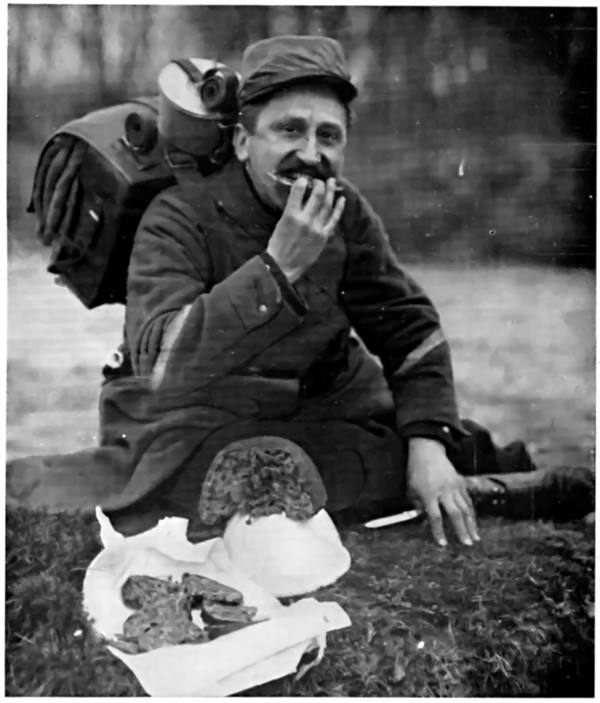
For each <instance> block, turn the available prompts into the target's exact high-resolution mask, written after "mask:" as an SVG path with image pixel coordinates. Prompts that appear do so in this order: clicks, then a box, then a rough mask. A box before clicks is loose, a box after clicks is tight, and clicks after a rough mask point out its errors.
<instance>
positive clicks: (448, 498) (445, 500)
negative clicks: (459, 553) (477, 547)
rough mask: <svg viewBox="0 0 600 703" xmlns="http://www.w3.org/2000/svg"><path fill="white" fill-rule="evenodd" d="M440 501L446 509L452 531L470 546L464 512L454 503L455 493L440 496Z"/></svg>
mask: <svg viewBox="0 0 600 703" xmlns="http://www.w3.org/2000/svg"><path fill="white" fill-rule="evenodd" d="M440 502H441V503H442V505H443V506H444V510H445V511H446V514H447V515H448V518H449V519H450V522H451V524H452V527H453V528H454V532H455V533H456V536H457V537H458V539H459V540H460V541H461V542H462V543H463V544H465V545H467V546H468V547H472V546H473V540H472V539H471V537H470V536H469V532H468V530H467V526H466V524H465V514H464V513H463V511H462V510H461V509H460V507H459V506H458V505H457V503H456V495H455V494H447V495H445V496H442V498H441V500H440Z"/></svg>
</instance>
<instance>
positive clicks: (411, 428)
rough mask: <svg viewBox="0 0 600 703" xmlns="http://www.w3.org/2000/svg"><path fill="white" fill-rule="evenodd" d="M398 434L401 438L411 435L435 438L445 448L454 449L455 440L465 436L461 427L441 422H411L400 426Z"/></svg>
mask: <svg viewBox="0 0 600 703" xmlns="http://www.w3.org/2000/svg"><path fill="white" fill-rule="evenodd" d="M398 434H399V435H400V436H401V437H402V438H403V439H411V438H412V437H426V438H427V439H435V440H437V441H438V442H440V443H441V444H443V445H444V446H445V447H446V449H455V448H456V444H457V442H458V441H459V440H460V439H461V438H462V437H464V436H465V431H464V430H463V429H462V428H460V429H459V428H455V427H451V426H450V425H446V424H444V423H441V422H411V423H410V424H408V425H405V426H404V427H402V428H400V429H399V430H398Z"/></svg>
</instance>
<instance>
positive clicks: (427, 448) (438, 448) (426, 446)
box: [408, 437, 446, 455]
mask: <svg viewBox="0 0 600 703" xmlns="http://www.w3.org/2000/svg"><path fill="white" fill-rule="evenodd" d="M408 450H409V451H410V452H412V451H418V452H434V453H435V452H441V453H443V454H444V455H445V454H446V447H445V445H444V443H443V442H440V441H438V440H437V439H432V438H431V437H409V438H408Z"/></svg>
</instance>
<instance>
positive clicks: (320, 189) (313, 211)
mask: <svg viewBox="0 0 600 703" xmlns="http://www.w3.org/2000/svg"><path fill="white" fill-rule="evenodd" d="M328 190H329V181H327V185H326V184H325V183H323V181H320V180H319V179H315V180H313V182H312V190H311V193H310V196H309V198H308V201H307V202H306V206H305V208H304V212H305V214H306V216H307V217H308V218H309V219H311V220H313V219H314V220H319V222H318V224H322V222H321V221H320V220H321V219H323V218H322V212H323V210H324V209H325V202H326V200H325V199H326V196H327V193H328ZM327 216H329V212H327Z"/></svg>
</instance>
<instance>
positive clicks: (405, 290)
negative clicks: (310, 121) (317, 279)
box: [340, 185, 465, 444]
mask: <svg viewBox="0 0 600 703" xmlns="http://www.w3.org/2000/svg"><path fill="white" fill-rule="evenodd" d="M346 191H347V204H346V208H345V211H344V215H343V219H342V222H341V227H342V230H343V231H344V233H345V237H346V242H347V248H348V249H347V251H348V253H347V259H346V269H345V273H344V279H343V282H342V287H341V291H340V293H341V299H342V301H343V305H344V307H345V310H346V314H347V315H348V318H349V320H350V323H351V324H352V326H353V327H354V329H355V330H356V331H357V333H358V335H359V336H360V337H361V339H362V340H363V342H364V343H365V345H366V346H367V348H368V349H369V351H370V352H371V353H373V354H375V355H376V356H377V357H379V359H380V360H381V363H382V365H383V370H384V374H385V376H386V379H387V382H388V384H389V386H390V389H391V391H392V394H393V396H394V401H395V407H396V422H397V428H398V430H399V432H400V434H401V435H404V436H414V435H425V436H432V437H435V438H437V439H441V440H444V438H446V439H447V440H448V441H447V442H445V443H447V444H451V443H452V441H453V440H454V439H457V438H459V437H460V436H462V435H464V434H465V433H464V430H463V428H462V425H461V423H460V420H459V417H458V411H457V406H456V397H455V390H454V380H453V374H452V363H451V359H450V348H449V346H448V342H447V341H446V339H445V337H444V333H443V331H442V328H441V325H440V319H439V315H438V312H437V310H436V309H435V307H434V306H433V303H432V302H431V300H430V299H429V298H428V297H427V295H426V294H425V293H424V291H423V290H422V289H421V288H420V286H419V285H418V284H417V283H416V282H415V281H414V280H413V279H412V278H411V277H410V276H409V275H408V274H406V273H405V272H404V271H403V270H402V269H401V268H400V266H399V264H398V261H397V259H396V256H395V254H394V252H393V251H392V248H391V246H390V243H389V238H388V236H387V234H386V232H385V230H384V228H383V224H382V222H381V220H380V219H379V217H378V216H377V215H376V214H375V212H374V211H373V209H372V208H371V206H370V205H369V203H368V202H367V201H366V200H365V199H364V198H363V197H362V196H361V195H360V193H359V192H358V191H357V190H356V189H355V188H354V187H353V186H350V185H348V187H347V188H346ZM446 435H447V436H446Z"/></svg>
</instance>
